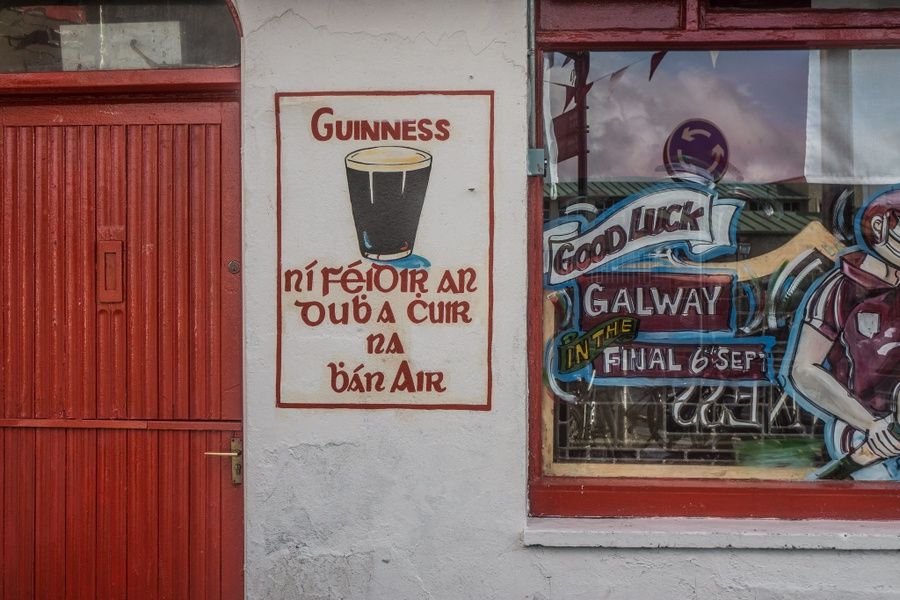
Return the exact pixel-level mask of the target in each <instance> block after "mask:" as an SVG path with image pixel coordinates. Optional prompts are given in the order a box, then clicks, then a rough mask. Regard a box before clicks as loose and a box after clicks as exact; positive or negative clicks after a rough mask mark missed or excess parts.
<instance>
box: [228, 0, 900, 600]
mask: <svg viewBox="0 0 900 600" xmlns="http://www.w3.org/2000/svg"><path fill="white" fill-rule="evenodd" d="M238 9H239V11H240V15H241V19H242V22H243V27H244V35H245V38H244V66H243V72H244V76H243V77H244V79H243V81H244V92H243V95H244V104H243V111H244V126H243V135H244V140H243V143H244V148H243V156H244V163H243V165H244V270H243V277H244V307H245V311H244V312H245V317H244V333H245V352H244V359H245V363H244V368H245V383H246V387H245V403H246V442H245V448H246V463H245V464H246V479H245V493H246V585H247V598H249V599H254V600H255V599H263V598H266V599H275V598H286V599H304V600H305V599H318V598H378V599H381V598H383V599H390V600H393V599H406V598H446V599H467V598H474V599H482V598H484V599H488V598H498V599H506V598H534V599H538V598H542V599H547V598H564V599H577V598H584V599H596V598H619V599H625V598H638V599H641V600H650V599H655V598H665V599H669V598H753V599H759V600H766V599H776V598H785V599H787V598H791V599H805V598H809V599H813V598H815V599H816V600H821V599H823V598H849V597H850V596H851V595H852V596H853V597H854V598H859V599H864V600H870V599H875V598H900V591H897V590H898V589H900V570H898V567H897V565H898V563H897V558H898V556H897V554H896V553H891V552H885V551H873V552H867V551H853V552H835V551H822V550H728V549H720V550H702V549H681V550H675V549H647V550H626V549H601V548H582V549H574V548H573V549H541V548H531V547H525V546H523V543H522V532H523V529H524V526H525V521H526V479H525V466H526V465H525V457H526V387H525V371H526V367H525V360H526V355H525V281H526V265H525V176H524V173H525V149H526V116H525V94H526V85H527V84H526V73H525V71H526V67H525V56H526V23H525V1H524V0H518V1H513V0H352V1H351V0H333V1H331V2H324V1H312V0H309V1H305V2H299V1H292V0H241V1H239V2H238ZM390 88H396V89H416V88H418V89H453V88H459V89H465V88H471V89H494V90H496V103H497V105H496V117H497V119H496V136H497V137H496V165H495V167H496V185H495V202H496V215H497V219H496V231H495V234H496V238H495V288H494V289H495V315H494V323H495V329H494V364H495V365H496V370H495V373H494V410H493V411H492V412H490V413H475V412H452V411H448V412H444V411H365V410H330V411H329V410H287V409H282V410H279V409H276V408H275V405H274V403H275V389H274V386H275V373H274V368H275V333H276V329H275V323H276V307H275V302H276V297H275V281H274V277H275V276H276V240H275V227H276V214H275V202H276V187H275V184H276V175H275V157H276V155H275V115H274V101H273V95H274V93H275V92H277V91H303V90H307V91H312V90H342V89H354V90H359V89H390ZM286 234H289V232H286ZM761 501H764V500H763V499H761Z"/></svg>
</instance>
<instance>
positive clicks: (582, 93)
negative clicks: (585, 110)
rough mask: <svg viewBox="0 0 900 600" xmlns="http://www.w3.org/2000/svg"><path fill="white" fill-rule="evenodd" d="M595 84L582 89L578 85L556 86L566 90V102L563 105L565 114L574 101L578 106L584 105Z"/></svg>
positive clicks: (592, 83) (589, 84)
mask: <svg viewBox="0 0 900 600" xmlns="http://www.w3.org/2000/svg"><path fill="white" fill-rule="evenodd" d="M594 83H595V82H594V81H592V82H590V83H588V84H586V85H584V86H582V87H581V89H579V88H578V86H577V85H565V84H563V83H557V84H555V85H561V86H562V87H564V88H566V101H565V103H564V104H563V112H565V111H566V109H568V108H569V105H570V104H572V101H573V100H574V101H575V102H577V103H578V104H582V103H584V101H585V99H586V98H587V95H588V92H590V91H591V88H592V87H594Z"/></svg>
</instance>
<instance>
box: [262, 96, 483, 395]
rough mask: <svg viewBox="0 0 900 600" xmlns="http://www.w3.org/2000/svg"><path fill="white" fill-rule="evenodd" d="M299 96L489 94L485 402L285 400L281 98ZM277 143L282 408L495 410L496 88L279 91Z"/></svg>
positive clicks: (278, 367) (278, 350)
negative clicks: (283, 375)
mask: <svg viewBox="0 0 900 600" xmlns="http://www.w3.org/2000/svg"><path fill="white" fill-rule="evenodd" d="M298 96H487V97H488V99H489V101H490V107H489V113H490V120H489V132H488V188H489V189H488V199H489V200H488V327H487V397H486V401H485V403H484V404H398V403H389V404H353V403H346V402H345V403H337V402H335V403H326V402H317V403H312V402H310V403H297V402H282V401H281V272H282V266H281V99H282V98H289V97H298ZM275 144H276V161H277V162H276V165H275V166H276V173H277V174H276V177H277V182H276V184H277V204H276V210H277V212H278V215H277V220H278V235H277V243H278V272H277V273H276V276H275V282H276V295H277V298H278V336H277V341H276V348H275V406H276V407H278V408H346V409H357V410H359V409H362V410H366V409H372V410H378V409H386V408H394V409H411V410H472V411H489V410H491V394H492V390H493V367H492V363H491V360H492V354H493V333H494V90H399V91H390V90H374V91H348V90H344V91H336V92H277V93H276V94H275Z"/></svg>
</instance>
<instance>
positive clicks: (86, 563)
mask: <svg viewBox="0 0 900 600" xmlns="http://www.w3.org/2000/svg"><path fill="white" fill-rule="evenodd" d="M238 113H239V111H238V105H237V103H233V102H182V103H175V102H171V103H165V102H161V103H145V104H141V103H122V104H79V105H64V104H61V105H53V106H51V105H40V106H37V105H31V106H27V105H25V106H6V107H0V199H2V208H0V394H2V396H0V481H2V494H0V599H2V600H10V599H26V598H27V599H30V598H47V599H52V600H57V599H63V598H88V599H92V600H93V599H96V598H103V599H104V600H105V599H112V598H128V599H129V600H134V599H138V598H147V599H158V598H210V599H211V598H216V599H217V598H241V597H242V596H243V589H242V588H243V576H242V563H243V501H242V490H241V487H240V486H239V485H235V484H233V483H232V479H231V462H230V459H228V458H222V457H209V456H205V455H204V452H206V451H219V452H221V451H227V450H228V449H229V445H230V440H231V439H232V438H233V437H240V435H241V418H242V407H241V385H242V384H241V382H242V377H241V305H240V302H241V287H240V275H239V274H236V273H232V272H230V271H229V268H228V264H229V261H232V260H234V261H237V260H239V259H240V250H241V243H240V185H239V168H240V164H239V161H240V158H239V152H240V150H239V149H240V144H239V139H238V136H239V130H238V127H239V119H238ZM235 264H237V263H235Z"/></svg>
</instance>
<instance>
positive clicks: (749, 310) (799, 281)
mask: <svg viewBox="0 0 900 600" xmlns="http://www.w3.org/2000/svg"><path fill="white" fill-rule="evenodd" d="M698 157H699V158H698ZM664 162H665V166H666V169H667V171H668V173H669V175H670V176H671V178H672V180H671V181H670V182H666V183H659V184H654V185H651V186H646V187H644V189H642V190H641V191H639V192H638V193H635V194H633V195H631V196H628V197H626V198H624V199H622V200H620V201H619V202H617V203H614V204H613V205H612V206H610V207H608V208H606V209H605V210H599V209H596V208H594V207H593V206H590V205H587V204H585V203H580V204H574V205H571V206H570V209H568V210H563V211H562V215H561V216H560V217H558V218H555V219H553V220H551V221H549V222H548V223H546V225H545V229H544V233H543V246H544V248H543V256H544V265H543V270H544V288H545V290H547V304H545V307H546V308H547V310H546V311H545V315H547V316H545V332H546V339H547V345H546V352H545V357H544V359H545V371H546V375H547V377H546V382H547V387H548V390H549V392H550V393H551V394H552V396H553V397H554V398H556V399H557V400H561V401H563V402H565V403H568V404H569V405H570V406H587V405H595V406H599V405H603V406H604V407H606V408H601V409H598V410H599V414H600V416H599V417H597V418H598V419H600V420H602V419H603V418H606V419H607V421H610V420H615V418H613V417H609V416H608V414H612V413H607V416H605V417H604V413H602V411H603V410H607V408H608V405H611V404H615V403H617V404H618V406H617V408H619V409H621V410H620V413H622V414H624V417H622V419H624V420H623V421H622V422H623V423H625V425H624V426H618V429H617V431H618V433H615V435H617V436H619V437H618V438H617V439H616V441H615V443H612V442H610V443H609V444H608V445H607V446H605V447H606V448H607V450H608V453H607V454H605V455H604V456H606V457H607V462H617V461H618V460H620V459H621V458H622V457H625V462H631V463H633V464H638V463H641V462H642V461H643V462H645V463H652V462H654V461H657V462H658V461H660V460H662V462H672V463H678V462H679V461H682V462H681V464H689V463H688V462H684V461H683V460H682V459H681V458H677V457H676V454H675V452H674V450H675V449H679V448H681V449H685V448H686V449H687V450H686V451H682V454H680V455H678V456H680V457H685V456H689V452H695V454H693V455H691V456H694V457H698V458H693V460H694V463H692V464H732V465H738V466H746V465H750V466H763V467H766V468H769V467H792V468H794V471H793V473H795V474H794V475H791V476H790V477H807V478H820V479H845V478H856V479H900V467H898V464H900V461H898V457H900V425H898V424H897V403H898V398H900V377H898V372H897V371H896V370H895V367H894V365H895V364H897V361H898V359H900V305H898V290H900V190H896V191H894V190H891V191H887V192H883V193H880V194H877V195H876V196H875V197H874V198H872V199H871V200H870V201H868V202H867V203H864V205H863V206H862V208H860V209H859V210H858V211H857V214H856V220H855V237H856V240H855V241H854V240H852V239H850V238H852V237H853V234H851V232H849V231H844V232H843V233H841V232H840V231H838V229H840V228H837V227H833V226H826V225H823V223H822V222H820V221H819V220H811V221H810V222H808V223H807V224H806V225H805V226H804V227H803V228H802V230H800V231H799V233H797V234H796V235H794V236H793V238H791V239H790V240H788V241H786V242H785V243H783V244H781V245H780V246H779V247H778V248H776V249H774V250H771V251H769V252H767V253H762V254H759V255H757V256H753V257H752V258H751V257H750V256H749V252H747V251H746V250H744V252H742V253H739V252H738V249H739V246H740V244H739V243H738V224H739V220H740V218H741V213H742V211H744V210H749V208H748V204H749V203H751V202H753V199H752V198H748V197H746V195H741V194H734V193H733V192H734V190H735V188H734V187H727V186H721V185H719V181H720V180H721V178H722V177H723V175H724V174H725V172H726V170H727V169H728V145H727V142H726V140H725V136H724V135H723V134H722V132H721V131H720V130H719V129H718V128H717V127H716V126H715V125H714V124H712V123H710V122H708V121H704V120H701V119H693V120H689V121H685V122H683V123H681V124H680V125H678V126H677V127H676V128H675V129H674V131H673V132H672V134H671V135H670V136H669V138H668V140H667V141H666V144H665V149H664ZM723 189H729V190H731V192H732V193H731V194H730V195H731V196H732V197H729V194H726V193H724V192H722V190H723ZM737 196H740V197H737ZM841 202H842V203H843V204H840V203H839V204H840V210H841V211H843V213H842V214H847V215H849V214H850V213H849V212H847V211H849V210H851V209H850V205H849V200H848V198H846V197H842V199H841ZM754 208H756V207H754ZM589 209H590V210H589ZM832 212H834V211H832ZM760 214H762V213H760ZM832 216H833V215H832ZM852 244H856V245H854V246H852V247H850V248H847V247H846V246H848V245H852ZM739 254H742V256H739ZM592 410H593V409H592ZM639 410H640V411H645V412H644V413H642V415H643V416H640V417H638V418H635V417H634V415H635V414H636V413H635V411H639ZM661 411H662V412H661ZM576 412H578V411H575V410H571V411H567V412H566V413H565V414H567V415H569V416H568V417H567V418H568V419H569V421H570V423H569V426H570V430H574V431H576V434H577V432H578V428H581V430H582V431H584V430H586V429H587V428H588V427H592V426H595V425H594V424H588V423H587V417H579V418H583V421H584V422H581V423H577V424H576V426H573V425H572V423H573V422H572V420H571V419H572V417H571V415H573V414H575V413H576ZM582 412H583V413H584V414H587V413H586V412H585V411H582ZM578 414H581V413H578ZM653 415H656V416H653ZM594 418H595V417H594V416H591V419H594ZM603 427H606V429H603V428H602V427H599V426H597V429H596V430H597V431H600V430H601V429H602V431H603V432H604V433H602V435H600V434H598V435H599V436H600V437H602V436H606V438H605V439H607V440H609V439H610V438H611V436H613V434H612V433H610V432H611V431H612V430H613V429H615V428H616V426H606V425H605V426H603ZM622 432H624V433H622ZM567 435H569V438H568V439H569V440H571V439H573V438H572V434H567ZM598 435H595V436H593V437H591V436H585V439H589V441H588V442H587V443H589V444H594V445H595V446H596V445H597V443H598V442H597V440H598V439H600V437H598ZM576 437H577V436H576ZM748 441H749V443H748ZM795 442H796V443H795ZM800 442H802V444H801V443H800ZM617 444H618V445H617ZM741 444H743V446H742V445H741ZM791 444H794V445H791ZM804 444H805V446H804ZM635 448H637V449H638V453H637V454H635V453H634V449H635ZM722 448H726V451H724V452H723V450H722ZM742 448H743V450H742ZM753 448H756V449H757V450H758V454H757V456H755V457H751V458H752V460H749V461H747V460H745V461H744V462H742V460H743V459H742V456H744V457H746V456H749V455H750V454H749V450H750V449H753ZM798 448H800V449H802V450H803V451H804V452H805V458H804V459H803V460H801V461H800V462H796V461H795V462H793V463H791V462H790V460H788V459H784V457H785V456H788V455H790V453H791V452H795V454H796V452H797V451H798V450H797V449H798ZM623 449H625V450H628V451H630V452H632V453H631V454H627V453H626V452H625V450H623ZM760 449H761V450H760ZM648 450H649V452H647V451H648ZM617 452H618V454H617ZM641 452H644V454H641ZM742 452H743V455H742ZM726 455H727V457H726V458H724V459H723V456H726ZM647 456H649V457H650V458H644V457H647ZM760 456H762V458H761V459H760ZM635 457H637V458H635ZM670 457H672V458H670ZM773 457H774V458H773ZM753 460H755V461H756V462H753ZM791 460H792V459H791ZM704 461H706V463H704ZM717 461H718V462H717ZM728 461H731V462H728ZM785 461H787V462H785ZM804 461H805V462H804Z"/></svg>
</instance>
